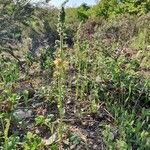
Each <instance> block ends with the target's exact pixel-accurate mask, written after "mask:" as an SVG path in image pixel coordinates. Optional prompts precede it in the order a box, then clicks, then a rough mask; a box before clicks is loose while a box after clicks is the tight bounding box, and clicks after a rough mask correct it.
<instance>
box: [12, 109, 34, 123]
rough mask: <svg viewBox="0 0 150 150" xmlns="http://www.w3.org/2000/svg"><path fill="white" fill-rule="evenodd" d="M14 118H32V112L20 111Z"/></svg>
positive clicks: (16, 112) (15, 113)
mask: <svg viewBox="0 0 150 150" xmlns="http://www.w3.org/2000/svg"><path fill="white" fill-rule="evenodd" d="M13 116H14V117H15V118H16V119H19V120H22V119H26V118H30V117H31V116H32V110H28V109H24V110H23V109H18V110H16V111H15V112H14V113H13Z"/></svg>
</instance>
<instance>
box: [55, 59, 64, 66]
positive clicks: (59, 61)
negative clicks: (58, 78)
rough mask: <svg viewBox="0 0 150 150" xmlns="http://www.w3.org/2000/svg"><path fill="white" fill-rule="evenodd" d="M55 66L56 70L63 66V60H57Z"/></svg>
mask: <svg viewBox="0 0 150 150" xmlns="http://www.w3.org/2000/svg"><path fill="white" fill-rule="evenodd" d="M54 64H55V66H56V68H60V67H61V66H62V59H61V58H57V59H55V60H54Z"/></svg>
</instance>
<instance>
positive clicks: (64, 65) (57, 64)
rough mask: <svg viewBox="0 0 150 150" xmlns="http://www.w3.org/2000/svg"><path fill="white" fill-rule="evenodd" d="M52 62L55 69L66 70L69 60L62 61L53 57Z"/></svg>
mask: <svg viewBox="0 0 150 150" xmlns="http://www.w3.org/2000/svg"><path fill="white" fill-rule="evenodd" d="M54 64H55V67H56V68H57V69H60V68H63V69H64V70H67V69H68V68H69V62H68V61H65V60H64V61H63V60H62V59H61V58H57V59H55V60H54Z"/></svg>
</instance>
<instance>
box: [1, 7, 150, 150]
mask: <svg viewBox="0 0 150 150" xmlns="http://www.w3.org/2000/svg"><path fill="white" fill-rule="evenodd" d="M148 15H149V14H148ZM148 15H147V16H146V15H145V16H144V17H143V16H142V17H143V18H146V17H147V18H149V16H148ZM128 17H129V18H128ZM142 17H141V18H139V20H138V21H139V22H140V23H141V22H142V21H141V20H145V19H142ZM130 19H131V20H130ZM132 19H133V18H132V17H131V18H130V16H121V17H118V18H116V19H112V20H103V21H102V22H101V23H100V22H96V21H94V20H91V22H90V21H88V22H87V23H83V22H81V23H80V24H79V25H78V29H77V32H76V33H75V36H74V44H73V46H71V47H70V46H68V45H67V44H66V40H65V39H66V33H65V31H66V28H67V26H66V24H65V13H64V7H62V9H61V10H60V13H59V17H58V27H57V32H58V36H59V40H58V41H57V42H56V44H55V50H53V49H51V48H45V47H44V48H42V49H41V50H39V51H38V52H37V53H35V54H34V55H33V54H32V53H23V55H24V59H23V60H21V61H20V62H19V63H18V61H16V59H14V58H13V59H12V56H10V54H8V53H7V54H6V52H2V53H0V149H2V150H22V149H24V150H59V149H63V150H149V149H150V109H149V108H150V43H149V41H148V40H147V38H149V35H148V34H149V32H148V31H149V30H148V29H149V28H148V27H147V26H146V27H145V26H144V25H147V22H146V23H145V24H144V23H143V24H144V25H143V24H142V29H143V30H139V31H138V32H136V33H135V32H132V31H133V30H132V27H133V26H132V25H133V22H135V21H134V19H133V20H132ZM129 20H130V21H129ZM139 22H138V23H139ZM138 23H137V24H138ZM129 24H130V25H129ZM138 28H140V27H138ZM140 29H141V28H140ZM21 55H22V54H21ZM20 63H21V64H20Z"/></svg>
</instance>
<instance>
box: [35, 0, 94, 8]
mask: <svg viewBox="0 0 150 150" xmlns="http://www.w3.org/2000/svg"><path fill="white" fill-rule="evenodd" d="M33 1H34V2H35V1H42V0H33ZM63 1H64V0H51V1H50V2H49V3H50V4H52V5H54V6H60V5H61V4H62V2H63ZM95 1H96V0H69V2H68V3H67V6H71V7H72V6H73V7H76V6H79V5H81V4H82V3H87V4H88V5H93V4H95V3H96V2H95Z"/></svg>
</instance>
